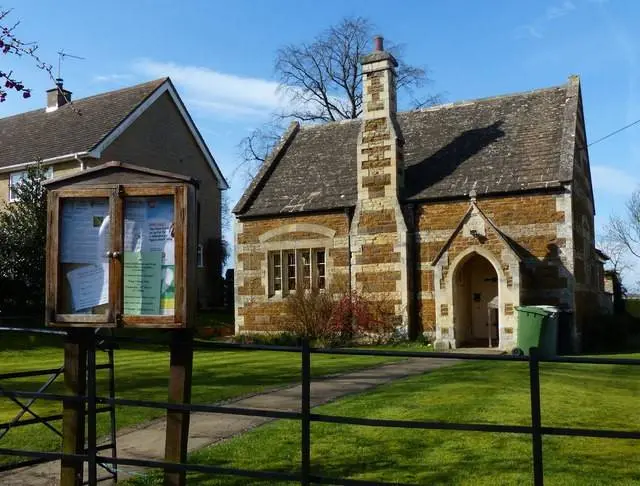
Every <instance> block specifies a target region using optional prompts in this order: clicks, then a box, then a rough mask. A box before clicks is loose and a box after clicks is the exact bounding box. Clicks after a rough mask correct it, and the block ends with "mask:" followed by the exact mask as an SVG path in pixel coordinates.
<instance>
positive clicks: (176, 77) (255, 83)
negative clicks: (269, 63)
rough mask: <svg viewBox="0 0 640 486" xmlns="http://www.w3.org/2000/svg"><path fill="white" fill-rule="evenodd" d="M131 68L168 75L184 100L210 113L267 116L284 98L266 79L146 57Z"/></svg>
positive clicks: (139, 71)
mask: <svg viewBox="0 0 640 486" xmlns="http://www.w3.org/2000/svg"><path fill="white" fill-rule="evenodd" d="M133 68H134V70H135V71H136V72H137V73H139V74H142V75H145V76H148V77H162V76H169V77H171V79H172V81H173V82H174V83H176V85H178V86H179V87H180V90H181V92H182V93H183V94H184V99H185V101H187V102H188V103H189V104H190V105H191V106H193V107H195V108H196V109H200V110H202V111H205V112H207V113H208V114H212V115H218V114H221V115H233V116H238V117H256V116H267V115H269V114H270V113H271V112H273V111H277V110H278V109H280V108H282V107H283V106H284V105H285V99H284V97H283V96H282V95H281V94H280V93H278V83H276V82H274V81H269V80H266V79H260V78H250V77H243V76H237V75H234V74H227V73H221V72H218V71H214V70H213V69H210V68H207V67H201V66H185V65H180V64H176V63H173V62H157V61H153V60H149V59H141V60H138V61H136V62H135V63H134V65H133Z"/></svg>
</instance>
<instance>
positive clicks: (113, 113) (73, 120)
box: [0, 78, 228, 189]
mask: <svg viewBox="0 0 640 486" xmlns="http://www.w3.org/2000/svg"><path fill="white" fill-rule="evenodd" d="M164 92H169V94H170V95H171V97H172V98H173V100H174V102H175V103H176V106H177V107H178V109H179V111H180V112H181V114H182V116H183V118H184V120H185V122H186V123H187V125H188V126H189V129H190V130H191V132H192V133H193V135H194V138H195V139H196V142H197V143H198V145H199V146H200V148H201V150H202V152H203V154H204V156H205V158H206V159H207V161H208V162H209V165H210V166H211V169H212V171H213V172H214V175H215V176H216V178H217V179H218V181H219V185H220V187H221V188H223V189H226V188H227V187H228V185H227V182H226V181H225V179H224V177H223V176H222V173H221V172H220V170H219V168H218V167H217V165H216V163H215V160H214V159H213V157H212V155H211V153H210V152H209V150H208V148H207V147H206V144H205V143H204V140H202V137H201V136H200V133H199V132H198V130H197V129H196V127H195V125H194V124H193V121H192V120H191V117H190V116H189V114H188V113H187V112H186V109H185V108H184V105H183V103H182V101H181V100H180V97H179V96H178V94H177V92H176V91H175V88H174V87H173V84H172V83H171V80H170V79H169V78H161V79H156V80H154V81H149V82H146V83H142V84H138V85H135V86H130V87H127V88H123V89H118V90H115V91H109V92H107V93H101V94H98V95H95V96H89V97H87V98H82V99H78V100H73V103H72V104H66V105H64V106H61V107H60V108H58V109H56V110H55V111H51V112H46V111H45V109H44V108H42V109H38V110H33V111H29V112H26V113H21V114H18V115H13V116H8V117H5V118H0V171H1V170H3V169H6V170H9V169H11V168H13V167H16V168H17V167H20V166H21V165H24V164H29V163H33V162H35V161H38V160H40V161H45V162H47V161H50V162H55V161H57V160H63V159H71V158H73V155H74V154H82V155H85V156H89V157H91V156H93V157H100V153H101V151H102V150H103V149H104V148H105V147H106V146H108V145H109V144H110V143H111V142H112V141H113V140H115V138H117V136H118V135H119V134H120V133H121V132H122V130H124V129H125V128H126V127H127V126H129V125H130V124H131V123H133V121H135V120H136V119H137V118H138V116H139V115H140V114H141V113H142V112H144V110H145V109H146V108H147V107H148V106H149V105H150V104H151V103H153V101H155V99H157V97H158V96H160V95H161V94H163V93H164Z"/></svg>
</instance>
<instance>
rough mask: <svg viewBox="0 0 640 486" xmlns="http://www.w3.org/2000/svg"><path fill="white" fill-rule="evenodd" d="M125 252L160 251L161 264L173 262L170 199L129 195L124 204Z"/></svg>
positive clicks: (173, 248) (173, 244)
mask: <svg viewBox="0 0 640 486" xmlns="http://www.w3.org/2000/svg"><path fill="white" fill-rule="evenodd" d="M124 251H134V252H162V264H163V265H174V264H175V243H174V236H173V201H172V200H170V199H162V198H135V199H134V198H132V199H128V200H127V202H126V207H125V221H124Z"/></svg>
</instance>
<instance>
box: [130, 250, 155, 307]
mask: <svg viewBox="0 0 640 486" xmlns="http://www.w3.org/2000/svg"><path fill="white" fill-rule="evenodd" d="M161 265H162V252H157V251H153V252H152V251H142V252H136V251H125V252H124V313H125V314H127V315H134V316H139V315H158V314H160V285H161V282H162V270H161Z"/></svg>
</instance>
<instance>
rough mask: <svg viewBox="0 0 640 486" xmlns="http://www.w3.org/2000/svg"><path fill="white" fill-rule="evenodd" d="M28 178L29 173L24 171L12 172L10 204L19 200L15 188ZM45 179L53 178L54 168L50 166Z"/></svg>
mask: <svg viewBox="0 0 640 486" xmlns="http://www.w3.org/2000/svg"><path fill="white" fill-rule="evenodd" d="M25 177H27V171H26V170H23V171H20V172H12V173H11V174H9V202H14V201H17V200H18V196H17V195H16V192H15V188H16V187H17V186H18V185H19V184H20V183H21V182H22V180H23V179H24V178H25ZM45 177H46V178H47V179H51V178H53V167H51V166H49V167H48V168H47V170H46V172H45Z"/></svg>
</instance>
